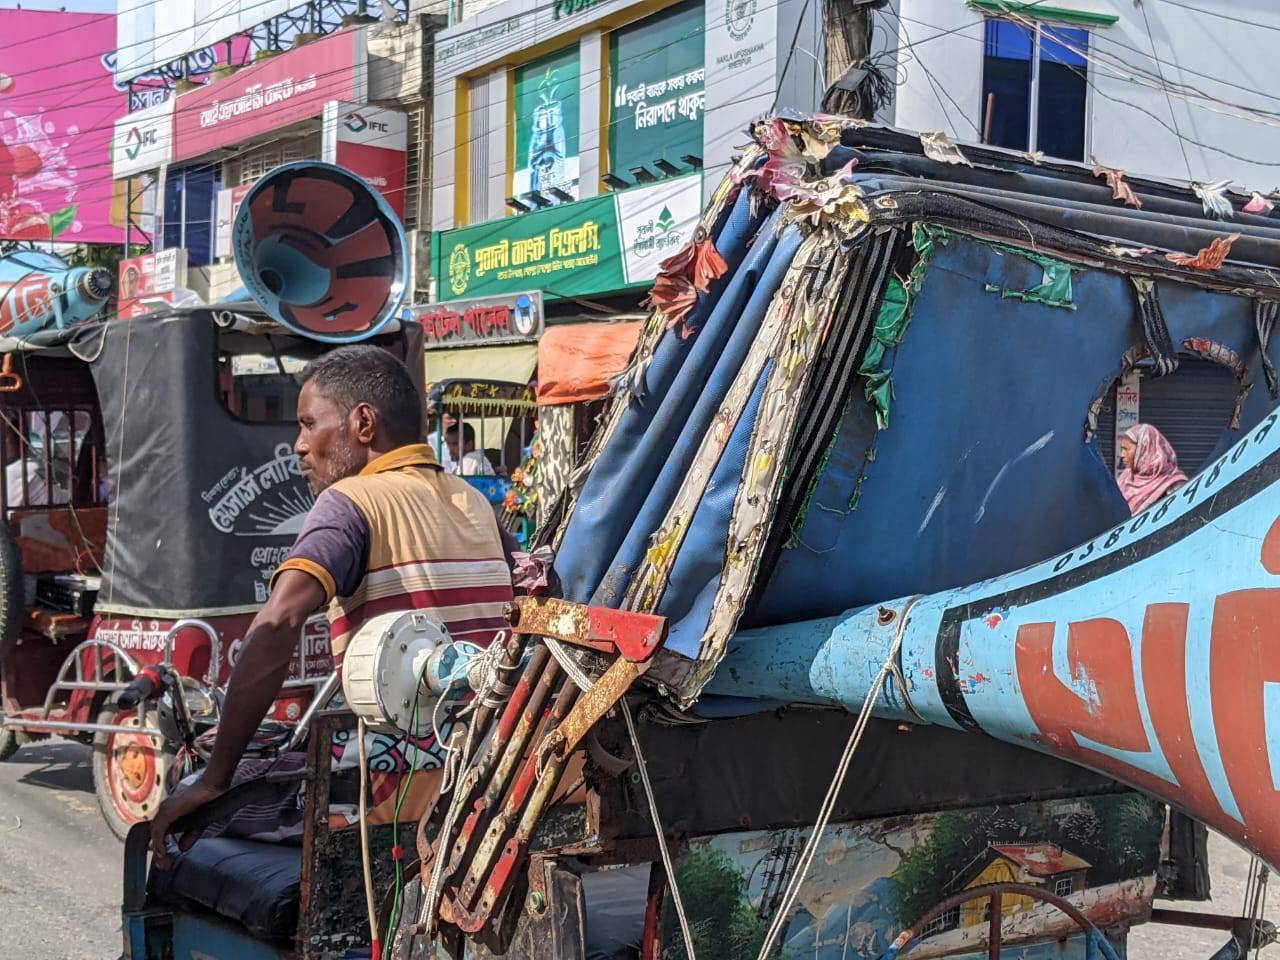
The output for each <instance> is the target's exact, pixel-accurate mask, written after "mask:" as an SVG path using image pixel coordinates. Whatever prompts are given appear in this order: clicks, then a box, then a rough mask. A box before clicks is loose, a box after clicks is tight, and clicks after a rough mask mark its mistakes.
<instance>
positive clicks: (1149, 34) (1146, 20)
mask: <svg viewBox="0 0 1280 960" xmlns="http://www.w3.org/2000/svg"><path fill="white" fill-rule="evenodd" d="M1137 2H1138V9H1139V10H1141V11H1142V22H1143V23H1144V24H1146V27H1147V40H1149V41H1150V42H1151V55H1152V58H1153V59H1155V61H1156V70H1157V71H1158V72H1159V75H1160V83H1161V84H1162V85H1165V79H1164V67H1162V66H1160V61H1159V59H1158V58H1156V56H1155V55H1156V38H1155V35H1154V34H1153V33H1152V32H1151V18H1150V17H1148V16H1147V5H1146V4H1145V3H1143V2H1142V0H1137ZM1170 49H1172V47H1170ZM1164 98H1165V102H1166V103H1168V104H1169V121H1170V122H1171V123H1172V124H1173V129H1174V131H1175V132H1176V133H1177V136H1178V149H1179V150H1181V151H1182V162H1183V163H1184V164H1186V167H1187V179H1188V180H1192V179H1194V176H1193V175H1192V173H1191V160H1190V158H1189V157H1188V156H1187V144H1186V141H1185V140H1184V139H1183V137H1182V131H1181V130H1179V129H1178V115H1177V114H1176V113H1175V112H1174V110H1173V96H1172V94H1170V93H1169V87H1168V86H1167V85H1165V86H1164Z"/></svg>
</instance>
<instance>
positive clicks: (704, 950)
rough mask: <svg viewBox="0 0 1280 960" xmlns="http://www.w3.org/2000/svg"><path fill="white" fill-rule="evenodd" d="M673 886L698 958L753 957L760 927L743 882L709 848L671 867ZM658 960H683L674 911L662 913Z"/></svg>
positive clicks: (762, 931)
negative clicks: (674, 881)
mask: <svg viewBox="0 0 1280 960" xmlns="http://www.w3.org/2000/svg"><path fill="white" fill-rule="evenodd" d="M676 883H677V884H678V885H679V888H680V895H681V897H683V898H684V908H685V913H686V914H687V915H688V917H689V923H690V926H691V927H692V928H693V940H694V943H693V946H694V950H695V951H696V952H697V955H698V956H700V957H726V958H728V957H754V956H756V954H758V953H759V952H760V946H761V944H763V943H764V935H765V930H766V926H767V925H766V924H765V922H764V921H763V920H761V919H760V918H759V917H758V916H756V912H755V909H754V908H753V907H752V906H751V901H750V900H748V899H747V880H746V877H744V876H743V875H742V872H741V871H740V870H738V868H737V867H735V866H734V864H733V862H732V861H731V860H730V859H729V858H728V857H726V856H725V855H724V854H723V853H721V852H720V851H718V850H713V849H712V848H711V847H709V846H702V847H696V848H695V849H694V850H692V851H691V852H690V853H689V856H688V857H686V858H685V859H684V861H683V862H682V863H680V864H679V865H678V866H677V867H676ZM662 943H663V957H664V960H688V954H687V953H686V951H685V947H684V938H683V937H682V936H681V935H680V925H679V922H678V921H677V920H676V916H675V911H674V910H672V909H671V908H670V905H669V904H668V908H667V910H666V911H664V917H663V924H662Z"/></svg>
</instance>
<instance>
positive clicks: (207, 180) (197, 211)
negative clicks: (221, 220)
mask: <svg viewBox="0 0 1280 960" xmlns="http://www.w3.org/2000/svg"><path fill="white" fill-rule="evenodd" d="M220 183H221V178H220V177H219V175H218V171H217V170H216V169H211V168H208V167H204V166H200V167H189V168H187V169H180V170H170V171H169V174H168V176H167V177H166V178H165V186H164V246H165V248H166V249H167V248H172V247H185V248H186V250H187V263H189V264H190V265H191V266H193V267H205V266H208V265H209V264H210V263H212V262H213V234H214V229H215V225H216V223H217V209H216V208H217V202H218V187H219V185H220Z"/></svg>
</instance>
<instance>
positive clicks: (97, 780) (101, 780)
mask: <svg viewBox="0 0 1280 960" xmlns="http://www.w3.org/2000/svg"><path fill="white" fill-rule="evenodd" d="M118 712H119V709H118V708H117V707H116V705H115V702H114V701H112V702H111V703H108V704H105V705H104V706H103V707H102V709H101V710H100V711H99V712H98V723H114V722H115V719H116V714H117V713H118ZM111 736H112V735H111V734H107V733H101V732H99V733H95V734H94V735H93V792H94V794H95V795H96V796H97V798H98V809H99V810H100V811H101V812H102V819H103V820H105V821H107V826H108V827H110V828H111V832H112V833H114V834H115V835H116V836H117V837H118V838H119V839H120V840H121V841H123V840H125V839H126V838H127V837H128V836H129V829H130V828H131V827H132V826H133V825H134V823H136V822H137V821H135V820H129V819H127V818H126V817H125V816H123V815H122V814H121V812H120V811H119V810H118V809H117V808H116V804H115V801H114V800H113V799H112V797H111V784H110V779H109V776H108V773H107V746H108V742H109V738H110V737H111ZM152 743H153V744H154V743H155V741H152ZM159 749H160V751H161V752H160V753H159V754H158V755H157V757H156V760H157V762H159V761H164V762H165V768H164V769H167V766H168V764H169V763H172V762H173V754H172V752H170V750H169V748H168V747H167V745H165V744H163V743H161V744H160V747H159ZM157 769H158V770H159V775H160V779H161V782H162V783H163V780H164V775H165V774H164V769H161V768H159V767H157ZM159 796H160V798H161V799H163V797H164V787H163V786H161V791H160V795H159ZM148 812H149V813H154V812H155V808H154V807H152V808H151V809H150V810H149V811H148Z"/></svg>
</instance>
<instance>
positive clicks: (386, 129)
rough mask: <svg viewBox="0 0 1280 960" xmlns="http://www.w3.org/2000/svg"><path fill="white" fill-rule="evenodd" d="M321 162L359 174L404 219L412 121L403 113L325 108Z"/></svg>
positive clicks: (335, 104) (353, 106) (334, 104)
mask: <svg viewBox="0 0 1280 960" xmlns="http://www.w3.org/2000/svg"><path fill="white" fill-rule="evenodd" d="M323 144H324V149H323V153H322V154H321V159H323V160H327V161H329V162H330V163H336V164H337V165H338V166H340V167H345V168H346V169H348V170H350V171H351V172H352V173H354V174H356V175H357V176H358V177H360V178H361V179H362V180H364V182H365V183H367V184H369V186H371V187H373V188H374V189H375V190H377V191H378V192H379V193H380V194H382V196H383V197H384V198H385V199H386V201H387V203H389V204H390V205H391V209H392V210H394V211H395V212H396V216H397V217H399V218H400V220H401V221H402V222H403V220H404V192H405V183H406V178H407V172H406V166H405V164H406V162H407V159H408V149H409V118H408V117H407V116H405V114H404V113H403V112H401V111H400V110H386V109H383V108H382V107H371V106H369V105H368V104H359V103H344V102H342V101H340V100H334V101H330V102H329V103H326V104H325V106H324V136H323Z"/></svg>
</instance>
